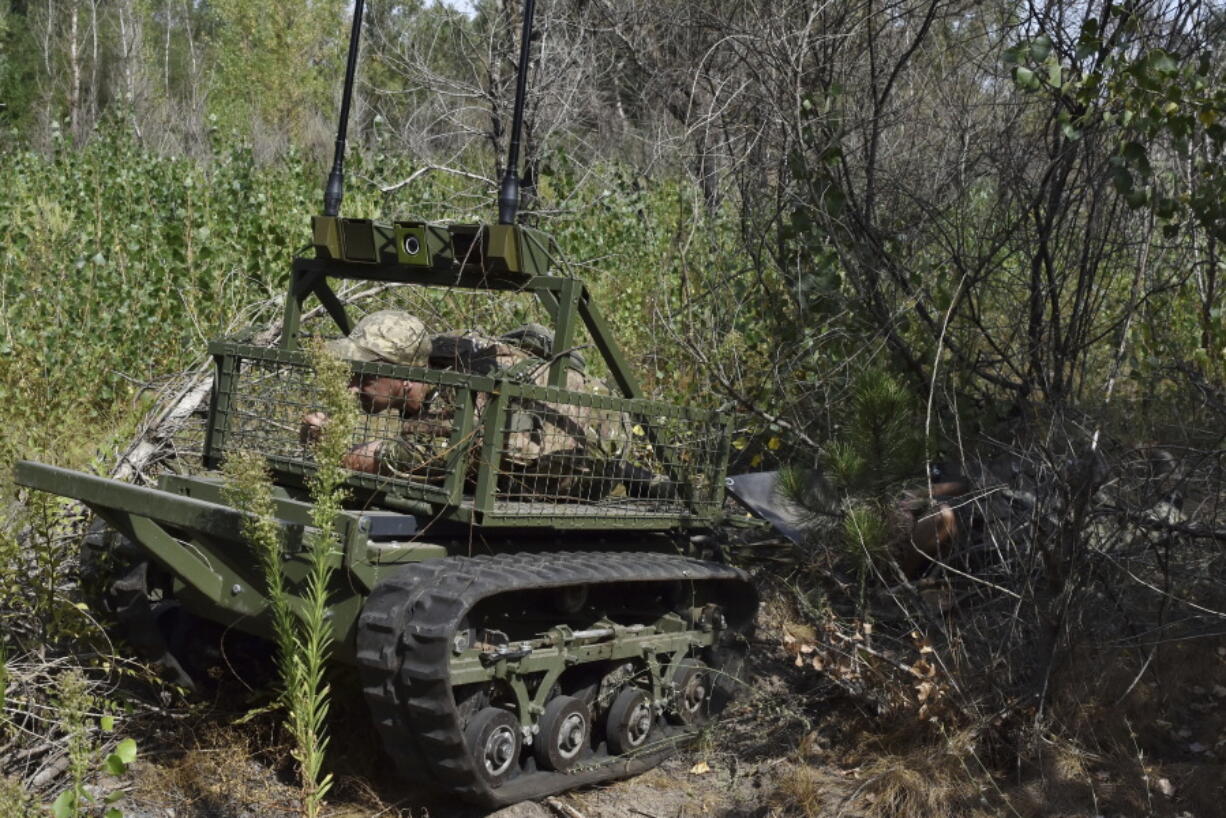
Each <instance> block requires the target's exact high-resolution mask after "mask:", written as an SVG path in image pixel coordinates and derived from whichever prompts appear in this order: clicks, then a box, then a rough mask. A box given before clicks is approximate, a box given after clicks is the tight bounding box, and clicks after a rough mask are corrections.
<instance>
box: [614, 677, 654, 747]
mask: <svg viewBox="0 0 1226 818" xmlns="http://www.w3.org/2000/svg"><path fill="white" fill-rule="evenodd" d="M654 721H655V714H654V713H653V712H652V710H651V697H650V696H648V695H647V693H646V691H644V690H641V689H640V688H637V687H627V688H625V689H624V690H622V692H621V693H618V694H617V698H616V699H614V700H613V705H612V706H611V707H610V708H609V715H608V717H607V718H606V719H605V737H606V738H607V739H608V740H609V754H610V755H617V756H619V755H622V754H623V753H628V752H630V751H631V750H637V749H638V748H640V747H642V746H643V745H644V744H645V743H646V742H647V737H648V736H649V735H651V727H652V724H653V722H654Z"/></svg>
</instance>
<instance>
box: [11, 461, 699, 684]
mask: <svg viewBox="0 0 1226 818" xmlns="http://www.w3.org/2000/svg"><path fill="white" fill-rule="evenodd" d="M15 471H16V478H17V480H18V482H19V483H21V484H22V485H25V486H29V487H30V488H34V489H38V490H40V491H47V492H52V493H55V494H60V495H63V496H66V497H72V498H75V499H77V500H80V501H81V502H83V503H85V505H87V506H89V508H90V509H91V510H93V511H94V512H95V513H97V514H98V516H100V517H102V518H103V519H104V520H105V521H106V522H107V523H108V524H109V525H110V526H112V527H113V528H114V529H115V530H116V531H118V532H120V533H121V534H123V535H124V536H125V537H127V538H128V539H129V540H131V541H132V542H133V543H136V544H138V545H139V546H140V547H141V548H142V549H143V550H144V551H145V552H147V553H148V554H149V555H150V556H151V557H152V558H153V559H154V560H155V561H156V562H157V563H158V564H159V565H160V566H162V567H163V568H165V569H166V570H167V571H169V572H170V574H171V575H172V576H173V578H174V589H173V593H174V598H176V599H178V600H180V601H181V602H182V603H183V605H184V607H185V608H186V609H187V610H190V611H192V612H193V613H195V614H197V615H199V616H203V617H204V618H206V619H210V620H213V621H216V622H220V623H222V624H225V625H229V626H233V627H237V628H239V629H240V630H243V631H246V632H249V633H253V634H255V635H257V636H264V637H270V636H271V619H270V608H269V602H268V598H267V597H266V596H265V593H264V588H265V587H266V584H265V580H264V577H263V574H262V569H261V563H260V561H259V560H258V559H256V558H254V557H253V555H252V554H251V551H250V546H248V545H247V543H246V542H245V541H244V539H243V537H242V532H241V528H242V521H243V518H244V516H245V513H244V512H241V511H238V510H237V509H235V508H233V507H231V506H228V505H225V504H224V503H223V502H222V498H221V491H222V484H221V482H220V480H218V479H216V478H207V477H187V476H181V475H163V476H162V477H161V478H160V480H159V488H156V489H154V488H146V487H142V486H134V485H131V484H129V483H122V482H120V481H117V480H110V479H107V478H104V477H95V476H93V475H89V474H84V473H81V472H77V471H72V470H70V469H64V468H60V467H58V466H49V465H46V464H43V463H35V462H32V461H28V460H23V461H20V462H18V463H17V466H16V470H15ZM280 495H281V496H278V497H276V498H275V499H274V502H275V503H276V514H277V517H278V524H279V526H280V529H281V534H282V541H283V543H284V548H285V556H284V561H283V563H282V565H283V566H284V574H285V578H286V580H287V584H288V587H289V589H290V592H291V593H290V596H291V604H294V605H299V604H301V598H300V597H298V596H297V595H296V594H295V591H296V590H297V589H298V588H300V587H302V584H303V583H304V582H305V579H306V575H307V570H308V565H307V555H306V553H305V551H304V547H305V542H306V537H307V535H308V532H309V531H310V530H311V529H310V514H311V506H310V504H309V503H306V502H303V501H300V500H294V499H291V498H290V497H288V496H287V495H286V494H285V493H284V491H282V492H280ZM403 516H404V515H402V514H400V513H397V512H387V511H343V512H341V514H340V515H339V519H338V520H337V523H336V537H337V542H338V544H339V550H338V551H337V552H335V553H334V554H333V556H332V558H331V566H330V567H331V568H332V569H333V571H334V574H333V582H332V587H331V589H330V591H331V593H330V603H329V610H330V616H329V621H330V622H331V624H332V627H333V633H334V635H335V638H336V654H335V655H336V658H337V659H338V660H340V661H343V662H346V663H352V662H353V661H354V642H355V638H356V632H357V622H358V616H359V615H360V613H361V610H362V605H363V602H364V600H365V598H366V596H368V595H369V594H370V592H371V591H373V590H374V588H375V587H376V585H377V584H378V583H379V581H380V579H382V578H384V577H386V576H389V575H390V574H392V573H393V572H394V571H395V570H396V569H397V568H399V567H401V566H404V565H406V564H411V563H418V562H423V561H426V560H436V559H440V558H443V557H446V556H448V555H449V553H450V552H449V546H450V551H451V552H460V551H461V549H465V550H466V543H460V542H458V541H454V540H453V541H448V542H447V544H446V545H443V544H438V543H430V542H418V541H413V540H407V541H400V540H390V541H389V540H382V539H381V540H371V539H370V532H371V531H372V529H373V530H377V529H378V528H380V527H381V526H382V525H384V524H386V522H387V521H388V520H389V519H392V520H394V519H396V518H400V517H403ZM635 539H637V540H638V542H637V543H636V542H635ZM650 539H651V538H650V536H646V537H644V536H640V537H638V538H634V535H632V534H631V535H629V536H627V535H621V536H617V535H609V536H607V537H601V538H599V539H596V540H589V542H590V544H591V546H592V547H593V548H594V549H601V550H618V549H619V548H627V549H628V550H630V549H633V548H634V547H635V546H636V545H637V547H638V548H640V549H641V548H642V546H643V543H646V542H649V541H650ZM525 542H526V543H530V542H531V541H530V540H525ZM666 542H668V541H663V542H656V543H655V544H654V547H655V548H657V549H658V548H660V547H661V546H662V545H664V543H666ZM676 622H677V620H676V619H675V618H669V619H668V620H667V621H665V622H660V623H656V625H654V626H653V628H655V629H658V630H660V632H658V633H657V632H655V631H654V630H646V631H637V632H633V634H632V632H630V631H620V632H619V635H620V637H621V639H620V640H619V641H622V640H624V642H623V644H624V648H623V647H619V648H618V649H617V656H599V657H598V656H597V653H599V650H603V648H602V649H599V650H596V651H595V652H592V651H589V653H590V654H591V658H593V659H595V658H618V656H620V655H622V653H623V652H625V651H629V653H628V654H626V655H630V654H634V655H641V654H642V652H643V651H644V650H645V649H648V648H650V649H652V650H654V651H655V652H658V653H667V652H673V651H676V650H678V649H682V648H685V647H688V646H694V647H703V646H706V645H709V644H710V640H711V637H710V634H706V635H699V634H697V633H695V632H693V631H691V630H688V629H685V630H684V631H679V630H678V628H677V627H676ZM581 655H587V654H581ZM544 656H546V654H541V657H542V658H543V657H544ZM477 659H478V657H477V656H476V655H475V654H473V655H471V656H469V657H468V661H459V662H458V663H457V664H456V665H455V667H454V671H453V672H454V674H455V678H456V680H457V681H456V683H457V684H462V683H468V682H474V681H481V680H483V679H492V678H495V676H496V673H495V672H494V671H490V670H487V669H483V668H481V667H480V662H479V661H476V660H477ZM540 661H542V659H540V658H537V657H535V656H534V658H533V659H532V661H531V662H529V663H528V664H527V665H525V667H531V669H532V672H536V671H538V670H540V669H541V668H538V667H537V664H538V663H539V662H540ZM474 662H475V663H474Z"/></svg>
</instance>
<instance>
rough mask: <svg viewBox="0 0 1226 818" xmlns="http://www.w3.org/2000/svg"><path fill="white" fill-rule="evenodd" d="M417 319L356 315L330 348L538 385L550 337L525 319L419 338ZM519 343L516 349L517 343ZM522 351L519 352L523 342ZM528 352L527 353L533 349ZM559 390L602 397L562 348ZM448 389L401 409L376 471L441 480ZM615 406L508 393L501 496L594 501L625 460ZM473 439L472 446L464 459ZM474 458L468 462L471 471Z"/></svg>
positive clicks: (395, 313) (449, 427)
mask: <svg viewBox="0 0 1226 818" xmlns="http://www.w3.org/2000/svg"><path fill="white" fill-rule="evenodd" d="M424 337H425V330H424V326H423V325H422V323H421V322H420V321H419V320H418V319H416V318H414V317H413V316H411V315H409V314H408V313H405V312H402V311H400V310H383V311H381V312H378V313H372V314H371V315H369V316H367V317H366V318H364V319H363V320H362V321H361V322H359V323H358V325H357V326H356V327H355V328H354V331H353V332H352V333H350V335H349V337H348V338H345V339H340V340H339V341H334V342H332V344H330V347H331V348H332V349H333V351H334V352H335V353H336V354H338V355H342V356H343V357H346V358H350V359H353V360H366V361H370V360H379V359H383V360H388V361H392V362H394V363H402V364H406V365H414V366H426V365H427V364H428V365H429V366H431V367H432V368H438V369H444V368H446V369H455V370H458V371H462V372H471V373H474V374H478V375H489V376H492V377H500V378H507V379H509V380H512V381H516V382H518V383H525V384H535V385H537V386H547V385H548V376H549V361H548V360H547V358H548V356H549V355H550V354H551V347H552V334H551V333H550V332H549V330H548V329H546V328H544V327H542V326H540V325H537V324H529V325H525V326H523V327H520V328H518V329H516V330H513V331H512V332H510V333H507V335H504V336H503V337H502V338H498V339H495V338H490V337H489V336H486V335H483V334H481V333H478V332H466V333H459V334H456V333H449V334H443V335H438V336H435V337H434V338H433V339H432V340H431V341H428V342H423V338H424ZM521 343H522V344H523V345H524V346H519V344H521ZM524 347H527V348H524ZM534 353H535V354H534ZM570 357H571V360H570V367H569V368H568V369H567V371H566V386H565V388H566V389H567V390H569V391H571V392H575V393H579V394H580V395H582V394H588V395H608V394H609V390H608V388H607V387H606V386H605V384H604V383H602V382H601V381H599V380H598V379H596V378H593V377H590V376H588V375H586V374H585V373H584V372H582V371H581V367H582V358H581V357H580V356H578V354H577V353H570ZM488 397H489V396H488V394H486V393H478V395H477V400H476V404H477V405H476V413H477V416H476V418H475V421H474V426H473V428H474V430H475V432H474V434H475V435H479V434H480V430H481V429H482V428H483V423H482V417H483V415H484V410H485V408H486V403H487V399H488ZM455 405H456V402H455V395H454V393H453V391H452V389H451V388H450V387H440V388H438V389H435V390H434V391H433V392H432V394H431V395H430V397H429V398H428V399H427V400H426V401H424V402H423V405H422V406H421V407H420V409H419V410H417V411H415V412H413V413H412V414H409V413H408V412H407V411H406V410H404V409H402V410H399V411H400V417H401V419H402V424H401V427H400V434H399V436H398V438H397V439H394V440H393V439H387V440H384V441H383V443H382V444H381V445H380V447H379V451H378V454H377V458H376V459H377V462H378V471H379V472H380V473H382V474H387V475H389V476H393V477H399V478H402V479H409V480H415V481H425V482H441V481H442V480H443V479H444V478H445V477H446V470H445V469H444V465H445V460H446V457H447V452H448V450H449V447H450V446H451V445H452V442H451V437H452V431H453V429H454V428H455ZM627 427H628V423H627V419H626V418H625V416H624V415H622V414H621V413H620V412H616V411H611V410H602V409H597V408H595V407H591V406H583V405H579V404H576V403H570V402H562V401H544V400H534V399H529V398H517V399H516V400H515V401H514V402H513V403H512V404H511V405H510V406H509V407H508V410H507V418H506V420H505V426H504V428H505V430H506V434H505V438H504V441H503V448H502V451H501V452H500V462H499V463H498V464H497V468H498V470H499V473H500V477H501V479H500V489H501V491H502V492H503V496H504V497H529V496H531V497H533V498H534V499H540V498H550V497H564V498H568V499H574V498H584V499H595V498H598V497H600V496H603V495H605V494H607V493H608V491H609V489H610V486H609V483H608V480H607V475H608V472H609V469H608V467H607V464H609V463H616V462H620V461H622V460H624V458H625V454H626V449H627V443H628V440H629V433H628V430H627ZM465 445H467V442H465ZM480 450H481V445H480V441H479V440H474V441H472V442H471V452H472V455H473V457H474V458H475V457H477V456H479V455H480ZM476 466H477V464H476V463H475V462H473V463H470V464H469V472H470V474H475V472H476Z"/></svg>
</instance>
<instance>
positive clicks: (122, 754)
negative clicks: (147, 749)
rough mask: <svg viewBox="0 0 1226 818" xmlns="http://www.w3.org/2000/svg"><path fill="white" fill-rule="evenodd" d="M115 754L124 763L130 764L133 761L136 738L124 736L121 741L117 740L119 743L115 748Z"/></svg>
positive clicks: (134, 758)
mask: <svg viewBox="0 0 1226 818" xmlns="http://www.w3.org/2000/svg"><path fill="white" fill-rule="evenodd" d="M115 755H117V756H119V759H120V760H121V761H123V763H124V764H131V763H132V762H133V761H135V760H136V739H131V738H125V739H124V740H123V741H121V742H119V745H118V746H117V747H116V748H115Z"/></svg>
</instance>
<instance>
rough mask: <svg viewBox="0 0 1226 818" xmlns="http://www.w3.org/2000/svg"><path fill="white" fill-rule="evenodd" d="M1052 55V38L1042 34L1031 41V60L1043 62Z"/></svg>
mask: <svg viewBox="0 0 1226 818" xmlns="http://www.w3.org/2000/svg"><path fill="white" fill-rule="evenodd" d="M1050 53H1051V38H1050V37H1048V36H1047V35H1046V34H1040V35H1039V36H1038V37H1035V38H1034V39H1033V40H1031V41H1030V58H1031V59H1033V60H1034V61H1035V62H1043V60H1045V59H1047V55H1048V54H1050Z"/></svg>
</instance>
